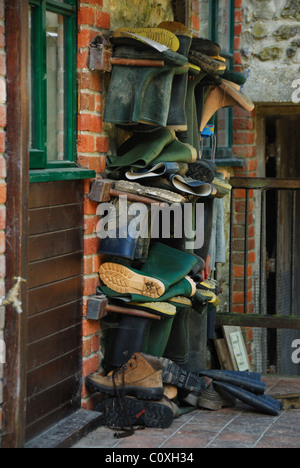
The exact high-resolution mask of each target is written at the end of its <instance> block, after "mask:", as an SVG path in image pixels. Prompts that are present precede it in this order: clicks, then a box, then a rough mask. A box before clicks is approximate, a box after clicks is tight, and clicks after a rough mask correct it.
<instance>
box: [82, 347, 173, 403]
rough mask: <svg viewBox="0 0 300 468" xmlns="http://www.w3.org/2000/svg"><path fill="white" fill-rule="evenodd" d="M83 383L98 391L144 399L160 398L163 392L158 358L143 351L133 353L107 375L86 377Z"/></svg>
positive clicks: (160, 366)
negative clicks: (124, 362) (125, 361)
mask: <svg viewBox="0 0 300 468" xmlns="http://www.w3.org/2000/svg"><path fill="white" fill-rule="evenodd" d="M85 383H86V385H87V386H88V387H89V388H91V389H93V390H96V391H98V392H100V393H106V394H108V395H118V394H119V395H121V396H125V395H131V396H135V397H137V398H141V399H145V400H160V399H161V398H162V396H163V392H164V389H163V383H162V365H161V362H160V360H159V359H157V358H155V357H153V356H150V355H148V354H143V353H134V354H133V355H132V357H131V359H130V360H129V361H127V363H126V364H124V365H123V366H122V367H120V368H119V369H116V370H114V371H111V372H110V373H109V374H108V375H107V376H102V375H100V374H92V375H90V376H88V377H86V379H85Z"/></svg>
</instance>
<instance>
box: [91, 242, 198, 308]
mask: <svg viewBox="0 0 300 468" xmlns="http://www.w3.org/2000/svg"><path fill="white" fill-rule="evenodd" d="M197 263H198V260H197V258H196V257H195V256H194V255H192V254H189V253H186V252H183V251H181V250H177V249H173V248H172V247H169V246H167V245H165V244H162V243H160V242H155V243H154V244H153V245H152V246H151V248H150V250H149V254H148V259H147V262H146V263H145V264H144V265H142V267H141V269H140V270H135V269H133V268H131V267H127V266H124V265H121V264H119V263H112V262H105V263H103V264H102V265H101V267H100V269H99V275H100V278H101V280H102V281H103V283H104V284H105V285H106V286H107V287H109V288H110V289H112V290H114V291H116V292H118V293H121V294H137V295H141V296H146V297H149V298H152V299H158V298H160V297H161V296H163V295H164V294H165V293H166V292H168V291H169V289H170V287H171V286H172V285H175V284H177V283H178V282H180V281H181V280H183V279H184V278H185V277H186V276H187V275H188V273H189V272H190V271H191V270H192V269H193V267H194V266H195V265H196V264H197ZM191 285H192V286H193V284H192V283H191ZM176 295H182V294H173V296H176ZM173 296H172V297H173ZM133 302H139V301H138V300H133Z"/></svg>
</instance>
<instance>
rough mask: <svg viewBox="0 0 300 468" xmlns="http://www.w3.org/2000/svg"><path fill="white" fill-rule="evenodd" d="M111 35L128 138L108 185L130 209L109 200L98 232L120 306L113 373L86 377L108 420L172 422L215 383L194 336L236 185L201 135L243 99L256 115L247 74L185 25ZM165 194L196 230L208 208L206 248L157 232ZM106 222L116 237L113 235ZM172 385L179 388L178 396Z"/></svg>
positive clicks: (210, 299) (111, 102)
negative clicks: (157, 209)
mask: <svg viewBox="0 0 300 468" xmlns="http://www.w3.org/2000/svg"><path fill="white" fill-rule="evenodd" d="M105 40H106V43H107V42H108V41H109V43H110V45H111V47H112V58H111V59H110V62H111V65H112V71H111V77H110V84H109V89H108V94H107V100H106V107H105V114H104V121H105V122H109V123H110V124H115V125H116V126H117V128H118V129H121V131H122V132H123V131H125V134H126V137H125V138H124V140H123V141H122V143H121V145H120V146H119V148H118V149H117V151H116V154H114V155H109V156H108V157H107V168H106V178H107V182H110V183H111V184H112V185H111V186H110V187H114V190H113V191H112V192H111V191H110V192H109V193H113V194H119V195H120V194H123V195H127V198H126V202H125V205H124V201H123V199H121V197H118V196H117V195H115V196H113V197H112V199H111V205H112V207H113V208H114V209H113V214H114V216H116V215H117V218H118V219H117V221H118V222H117V226H118V227H117V229H116V227H115V225H116V223H114V222H110V218H108V220H107V225H106V234H107V235H106V236H104V237H103V238H101V241H100V250H99V253H101V254H104V255H106V256H110V258H109V259H108V260H105V261H103V263H102V265H101V267H100V270H99V275H100V280H101V285H100V287H99V288H98V290H97V294H98V295H99V294H101V295H104V296H105V297H106V298H108V301H109V303H110V304H112V305H113V306H115V307H117V308H118V309H117V310H118V311H119V312H120V316H119V318H118V323H117V325H116V326H115V327H114V329H113V330H111V333H110V335H111V336H110V339H109V340H108V341H109V344H108V345H107V346H106V349H105V359H104V368H105V371H106V372H107V373H108V374H107V375H106V376H103V375H100V374H99V375H93V376H90V377H88V378H87V379H86V383H87V385H89V386H90V387H91V388H92V389H94V390H96V391H98V392H101V393H103V394H107V395H110V399H108V400H107V399H106V400H105V408H104V406H102V407H101V410H103V412H104V413H105V412H106V410H107V409H108V415H109V418H110V419H109V421H110V424H112V423H113V424H115V423H116V414H117V413H118V424H121V426H124V425H125V424H126V423H128V422H130V424H133V423H134V424H135V423H138V424H144V425H151V424H156V425H157V426H156V427H166V426H167V425H168V424H169V423H170V422H171V421H172V420H173V417H175V415H178V414H179V413H180V410H178V408H179V407H180V405H179V407H178V406H176V405H175V403H174V398H176V399H177V400H176V401H177V402H178V401H179V402H181V401H183V400H184V399H185V398H187V402H188V401H190V400H192V401H194V400H195V395H196V397H197V398H196V400H197V402H198V400H199V396H200V394H201V392H203V390H206V391H207V390H208V387H207V384H206V377H207V376H204V378H203V377H200V376H199V374H198V372H199V371H200V370H201V369H203V362H202V363H201V362H200V361H201V355H200V354H201V353H200V352H199V353H198V354H199V363H198V364H197V366H196V368H195V366H194V365H191V363H190V361H189V359H190V358H189V354H190V349H189V347H190V333H193V330H192V331H191V330H190V329H189V328H191V327H190V325H189V323H190V317H191V316H193V317H194V318H195V317H196V316H197V319H196V320H200V317H201V315H202V313H203V312H204V311H206V310H207V305H208V304H209V305H210V307H212V308H213V309H214V308H215V307H216V306H217V305H218V302H219V300H218V297H217V284H216V282H214V281H213V280H211V279H209V278H208V274H206V270H205V266H206V264H207V259H208V258H209V255H210V256H213V260H212V263H214V262H216V261H217V259H216V255H217V254H216V252H215V251H216V237H218V236H217V234H216V230H217V227H218V224H220V222H221V225H222V216H219V214H218V213H219V211H220V213H221V215H222V205H221V204H220V200H221V201H223V200H222V199H223V197H224V196H225V195H226V194H228V193H230V190H231V186H230V184H229V177H228V174H227V173H225V172H221V171H219V170H218V169H217V167H216V166H215V164H214V163H213V161H208V160H203V159H201V145H200V140H201V135H203V132H205V131H206V126H207V124H208V122H209V121H210V119H211V117H212V116H214V114H215V113H216V112H217V110H218V109H220V108H222V107H229V106H230V107H233V106H239V107H242V108H243V109H247V110H248V111H251V110H252V109H253V107H254V106H253V104H252V102H251V101H249V100H248V99H247V98H246V97H245V96H244V95H243V94H242V93H241V92H240V87H241V85H242V84H243V83H244V82H245V78H244V76H243V75H241V74H239V73H234V72H232V71H229V70H227V69H226V63H225V59H224V58H223V57H222V56H221V49H220V47H219V45H218V44H216V43H213V42H211V41H208V40H205V39H199V38H194V37H193V35H192V33H191V32H190V31H189V30H188V29H187V28H186V27H185V26H184V25H182V24H180V23H178V22H164V23H161V24H160V25H159V26H158V28H141V29H125V28H120V29H118V30H116V31H114V32H113V33H112V35H111V37H109V38H107V37H106V38H105ZM97 182H99V180H98V181H96V183H97ZM102 182H103V181H102ZM102 182H101V183H102ZM92 192H93V188H92V190H91V193H92ZM129 194H130V196H129ZM91 197H92V195H91V194H90V198H91ZM91 199H94V200H97V199H96V198H91ZM99 201H100V199H99ZM134 201H140V202H142V203H143V207H144V208H145V209H144V210H142V209H141V213H142V214H141V216H140V217H139V223H140V225H141V226H147V228H145V231H146V232H143V235H142V234H141V231H142V229H141V230H140V232H139V235H137V236H136V235H131V232H130V225H131V223H132V221H134V219H133V216H132V215H131V213H132V210H131V209H133V206H132V204H133V202H134ZM166 202H167V203H168V204H172V203H173V204H179V205H186V204H187V203H189V204H190V205H191V206H192V211H191V213H189V216H190V219H189V221H190V223H191V225H192V227H193V228H194V227H196V224H197V223H196V221H197V220H195V217H196V215H197V213H198V211H197V204H200V203H201V204H204V218H205V219H204V228H205V232H204V245H203V246H201V248H198V247H196V246H195V244H192V246H193V245H194V247H191V248H190V247H189V248H188V249H187V248H186V245H187V242H186V241H187V240H188V239H187V235H186V233H184V234H183V235H181V237H180V236H179V237H178V236H176V230H177V229H178V226H177V225H175V224H176V223H173V224H174V225H173V226H172V228H171V232H170V236H169V238H167V239H166V238H165V237H164V236H163V233H161V237H159V236H156V237H155V240H154V238H153V231H152V229H151V227H152V228H153V219H151V222H150V223H149V218H150V216H152V215H153V210H151V209H150V208H152V205H153V203H156V204H157V203H158V204H160V203H166ZM124 211H127V216H126V217H125V221H124V216H123V215H124ZM220 220H221V221H220ZM114 221H115V220H114ZM184 222H186V219H181V220H180V222H179V223H178V220H177V224H183V223H184ZM221 227H222V226H221ZM110 230H112V231H114V232H115V233H116V235H115V236H113V235H109V234H110ZM157 237H158V239H157ZM189 245H190V244H189ZM211 251H212V252H214V253H213V254H211ZM223 253H224V252H223ZM224 261H225V260H224ZM199 324H200V322H199V323H198V324H197V325H196V327H195V328H198V327H200V325H199ZM212 327H213V326H212ZM204 332H205V333H204V337H205V338H206V330H204ZM135 353H138V354H135ZM141 353H144V354H141ZM132 355H133V356H134V357H133V358H132V359H131V360H129V361H128V358H129V357H130V356H132ZM145 356H146V357H145ZM151 356H155V358H154V357H151ZM202 358H203V356H202ZM164 359H167V360H169V362H170V363H172V366H173V367H172V369H173V370H174V366H179V367H178V369H180V371H179V372H178V376H181V377H178V379H177V380H176V379H175V381H174V379H171V381H166V379H164V378H163V376H165V375H166V372H164V365H165V361H164ZM161 360H162V361H161ZM139 362H141V363H142V364H141V366H139V365H137V364H138V363H139ZM122 366H123V367H122ZM120 369H121V370H120ZM178 369H177V370H178ZM173 370H172V372H171V374H172V375H173V374H174V372H173ZM148 371H149V373H148ZM132 375H133V377H132ZM182 376H183V377H182ZM186 376H188V379H186ZM181 378H183V380H181ZM132 379H133V380H132ZM189 380H194V381H195V382H196V384H195V388H194V387H193V386H192V387H191V386H189V385H188V381H189ZM182 382H183V383H184V385H183V384H182V385H181V383H182ZM166 384H169V385H170V384H171V385H173V386H174V385H175V390H176V391H175V393H174V388H172V387H171V388H170V386H168V387H166ZM180 385H181V387H183V388H184V389H185V390H186V391H188V394H184V395H182V391H181V395H180V398H179V400H178V392H177V389H178V387H180ZM222 385H223V383H221V382H219V383H218V386H217V385H214V387H213V390H214V392H215V391H216V390H217V391H218V394H221V393H223V394H224V393H226V392H227V393H229V394H230V393H231V389H228V387H226V389H224V388H222ZM185 386H186V387H185ZM209 389H212V386H210V387H209ZM193 390H195V392H194V395H193ZM170 392H171V394H170ZM173 393H174V397H172V396H171V398H170V395H172V394H173ZM167 395H169V397H168V396H167ZM145 401H146V403H145ZM151 401H152V403H151ZM153 401H154V403H153ZM231 401H232V399H231ZM157 402H159V403H157ZM197 404H198V403H197ZM197 404H196V406H197ZM194 406H195V405H194ZM194 406H193V405H192V408H193V407H194ZM176 408H177V409H176ZM131 409H132V414H133V415H134V417H133V419H132V418H131V416H130V415H131ZM124 411H125V412H124ZM153 412H154V415H155V417H154V418H152V416H151V414H152V413H153ZM156 413H157V414H156ZM158 414H161V415H162V417H158ZM124 415H125V416H126V417H125V416H124ZM137 415H140V417H137ZM123 416H124V417H125V419H126V420H125V419H124V418H123ZM148 417H149V418H148ZM147 418H148V419H147Z"/></svg>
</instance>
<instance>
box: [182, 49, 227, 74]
mask: <svg viewBox="0 0 300 468" xmlns="http://www.w3.org/2000/svg"><path fill="white" fill-rule="evenodd" d="M188 59H189V61H190V62H191V63H193V64H194V65H197V66H198V67H200V68H201V70H202V71H204V72H206V73H210V74H223V73H224V71H225V70H226V64H225V63H223V62H220V61H219V60H215V59H213V58H211V57H209V56H208V55H205V54H203V53H201V52H198V51H195V50H192V49H191V50H190V52H189V56H188Z"/></svg>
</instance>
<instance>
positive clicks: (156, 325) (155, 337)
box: [144, 316, 175, 357]
mask: <svg viewBox="0 0 300 468" xmlns="http://www.w3.org/2000/svg"><path fill="white" fill-rule="evenodd" d="M174 317H175V316H173V317H172V318H170V319H165V320H160V321H159V322H158V321H156V320H153V321H152V322H151V325H150V328H149V334H148V340H147V343H146V347H145V349H144V352H145V353H147V354H150V355H151V356H157V357H161V356H163V355H164V352H165V349H166V346H167V343H168V341H169V338H170V334H171V331H172V326H173V323H174Z"/></svg>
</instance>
